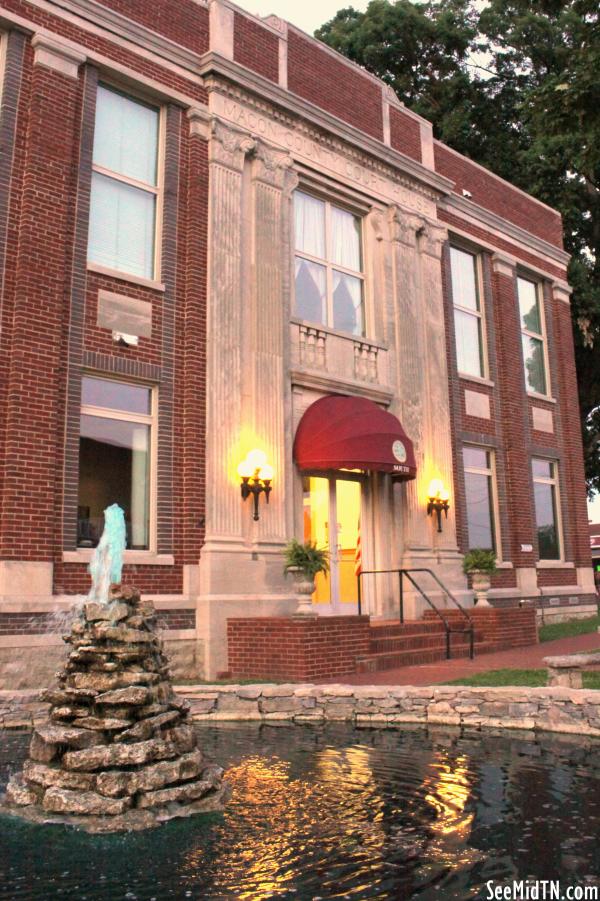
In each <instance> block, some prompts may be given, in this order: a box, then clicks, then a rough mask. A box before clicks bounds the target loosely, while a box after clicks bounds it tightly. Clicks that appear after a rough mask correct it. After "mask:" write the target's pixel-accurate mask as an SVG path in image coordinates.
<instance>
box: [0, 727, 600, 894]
mask: <svg viewBox="0 0 600 901" xmlns="http://www.w3.org/2000/svg"><path fill="white" fill-rule="evenodd" d="M198 731H199V733H200V739H201V744H202V745H203V747H204V748H205V751H206V753H207V755H208V756H209V757H214V758H215V759H216V760H218V761H219V762H220V763H221V764H222V765H223V766H225V767H226V769H227V778H228V779H229V780H230V782H231V783H232V786H233V797H232V800H231V802H230V804H229V805H228V807H227V809H226V811H225V812H224V813H219V814H206V815H202V816H198V817H196V818H194V819H190V820H175V821H172V822H170V823H167V824H166V825H164V826H162V827H161V828H159V829H156V830H153V831H150V832H145V833H132V834H126V835H123V834H121V835H108V836H91V835H88V834H85V833H82V832H78V831H75V830H72V829H68V828H65V827H59V826H51V827H43V826H34V825H31V824H28V823H26V822H23V821H20V820H17V819H7V818H0V899H2V901H8V899H10V901H17V899H23V901H50V899H62V901H121V899H123V901H164V899H187V898H191V899H203V901H204V899H252V901H254V899H263V898H265V899H266V898H289V899H313V901H317V899H319V898H323V899H325V898H350V899H371V898H390V899H392V898H393V899H408V898H413V897H414V898H419V899H424V901H427V899H433V898H436V899H443V901H446V899H470V898H487V897H488V891H487V888H486V883H487V882H488V881H490V880H492V881H493V882H494V883H495V884H501V883H504V882H507V881H511V880H512V879H527V878H531V879H536V878H537V879H541V878H543V879H557V880H561V883H562V884H563V885H564V886H565V887H566V886H567V885H578V884H579V885H582V886H583V885H586V884H588V885H589V884H591V885H599V884H600V881H599V878H598V877H599V876H600V843H599V836H600V779H599V777H600V742H598V741H596V742H594V741H593V740H586V739H585V738H583V737H581V736H573V737H571V736H568V737H567V736H564V737H561V736H557V735H553V736H542V737H539V738H538V740H537V741H529V740H526V739H525V738H524V737H520V736H519V734H518V733H504V734H502V735H494V734H490V733H464V732H463V733H461V732H459V731H452V730H439V731H438V730H436V731H434V730H428V731H426V730H416V729H406V730H397V729H394V730H363V729H360V730H357V729H353V728H351V727H350V726H346V725H331V726H328V727H325V728H323V729H315V728H309V727H293V726H288V725H269V726H266V725H263V726H259V725H254V724H250V725H246V724H244V725H241V724H220V725H219V727H218V728H215V727H212V726H210V727H209V726H200V727H199V728H198ZM28 740H29V736H28V735H27V734H26V733H18V732H4V733H0V791H1V790H3V788H4V786H5V784H6V782H7V779H8V775H9V773H10V772H13V771H14V770H17V769H19V768H20V766H21V763H22V761H23V759H24V758H25V756H26V749H27V745H28Z"/></svg>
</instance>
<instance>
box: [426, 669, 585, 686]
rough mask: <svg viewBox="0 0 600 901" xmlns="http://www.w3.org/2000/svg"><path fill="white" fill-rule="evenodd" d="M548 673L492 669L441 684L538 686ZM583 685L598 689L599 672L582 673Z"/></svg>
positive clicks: (543, 681)
mask: <svg viewBox="0 0 600 901" xmlns="http://www.w3.org/2000/svg"><path fill="white" fill-rule="evenodd" d="M547 676H548V673H547V671H546V670H545V669H492V670H488V671H487V672H485V673H476V674H475V675H474V676H468V677H467V678H465V679H453V680H452V681H451V682H444V683H442V684H443V685H472V686H474V687H475V688H502V687H503V686H505V685H507V686H513V685H521V686H523V685H524V686H529V687H531V688H540V687H542V686H544V685H545V684H546V679H547ZM583 687H584V688H596V689H600V672H589V673H584V674H583Z"/></svg>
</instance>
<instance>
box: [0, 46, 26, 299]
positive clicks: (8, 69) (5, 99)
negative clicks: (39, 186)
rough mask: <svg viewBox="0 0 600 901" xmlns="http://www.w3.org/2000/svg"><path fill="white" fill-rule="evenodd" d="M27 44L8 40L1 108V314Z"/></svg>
mask: <svg viewBox="0 0 600 901" xmlns="http://www.w3.org/2000/svg"><path fill="white" fill-rule="evenodd" d="M26 42H27V39H26V37H25V35H24V34H22V32H20V31H11V32H9V34H8V35H7V37H6V46H5V57H4V72H3V83H2V106H1V109H0V146H1V147H4V148H7V152H5V153H2V154H1V155H0V187H1V188H2V190H0V313H1V312H2V307H3V305H4V277H5V271H4V270H5V263H6V250H7V248H6V239H7V232H8V214H9V208H10V203H11V199H12V192H13V188H14V185H13V180H12V170H13V163H14V155H15V135H16V131H17V111H18V106H19V98H20V94H21V82H22V73H23V59H24V56H25V45H26Z"/></svg>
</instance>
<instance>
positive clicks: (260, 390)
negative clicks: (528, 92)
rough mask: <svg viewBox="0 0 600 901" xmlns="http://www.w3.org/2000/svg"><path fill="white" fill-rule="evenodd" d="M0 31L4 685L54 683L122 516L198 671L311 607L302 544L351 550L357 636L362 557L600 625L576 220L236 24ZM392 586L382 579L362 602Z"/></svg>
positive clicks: (315, 62)
mask: <svg viewBox="0 0 600 901" xmlns="http://www.w3.org/2000/svg"><path fill="white" fill-rule="evenodd" d="M0 27H1V29H2V42H1V52H2V83H1V108H0V152H1V155H0V277H1V282H0V305H1V306H0V342H1V348H2V352H1V354H0V404H1V409H2V416H1V429H0V463H1V469H0V472H1V485H2V506H1V515H0V671H1V672H2V674H3V680H4V682H5V684H7V685H8V684H24V682H26V681H27V680H29V681H33V682H36V681H39V679H40V678H42V677H43V676H44V675H45V674H48V673H51V672H52V671H53V668H54V666H55V662H56V656H57V654H58V653H59V651H60V639H59V637H58V636H57V635H56V634H54V633H52V632H49V631H48V629H49V620H52V611H54V610H56V609H59V610H60V609H62V608H66V607H68V605H69V604H70V603H71V600H72V598H70V596H72V595H73V594H77V593H82V592H85V591H86V590H87V586H88V581H89V577H88V575H87V572H86V568H87V563H88V561H89V558H90V555H91V552H92V551H91V549H92V547H93V545H94V543H95V541H96V540H97V537H98V535H99V532H100V530H101V527H102V510H103V508H104V507H105V506H106V505H107V504H108V503H112V502H115V501H116V502H118V503H120V504H121V505H122V506H123V507H124V509H125V511H126V517H127V528H128V542H129V549H128V551H127V552H126V558H127V560H126V569H125V577H126V579H127V580H128V581H131V582H135V583H136V584H137V585H138V586H139V587H141V588H142V590H143V591H144V592H146V593H147V594H149V595H150V596H152V597H153V598H154V599H155V600H156V602H157V605H158V606H159V607H160V608H161V611H162V615H163V616H164V618H165V623H166V625H167V627H168V629H169V632H168V635H169V637H170V640H171V642H172V648H176V649H177V650H178V659H179V661H180V665H181V667H183V668H187V671H188V673H190V672H192V669H193V671H194V672H195V673H196V674H200V675H202V674H204V675H209V676H210V675H213V674H214V673H215V672H216V671H218V670H223V669H226V668H227V646H226V621H227V619H228V618H232V617H240V616H249V615H252V616H273V615H287V614H289V613H291V612H292V611H293V610H294V609H295V606H296V598H295V596H294V594H293V589H292V586H291V584H290V583H289V580H286V579H285V578H284V576H283V573H282V557H281V548H282V546H283V544H284V543H285V542H286V540H287V539H289V538H290V537H291V536H292V535H296V536H298V537H299V538H303V537H305V538H312V539H314V540H316V541H317V542H318V543H319V544H327V545H328V546H329V547H330V548H331V549H332V554H331V558H332V567H331V573H330V575H329V576H328V577H327V578H326V579H325V578H321V579H320V581H318V584H317V590H316V593H315V596H314V599H313V603H314V607H315V610H316V611H318V612H319V613H320V614H325V613H329V614H332V613H333V614H354V613H356V602H357V597H356V591H357V586H356V579H355V577H354V566H355V559H356V555H357V546H358V544H359V538H360V547H361V553H362V565H363V568H364V569H368V570H373V569H377V570H384V569H396V568H398V567H400V566H402V567H406V568H411V567H412V568H416V567H426V568H430V569H433V570H434V571H435V572H436V573H437V575H438V576H439V577H440V578H441V579H442V581H443V582H444V584H445V585H447V586H448V587H450V588H451V589H452V590H453V591H454V593H455V595H456V596H457V597H458V598H459V599H460V600H462V601H463V602H464V603H466V604H470V603H471V599H472V593H471V591H470V590H469V587H468V584H467V581H466V579H465V577H464V576H463V574H462V569H461V561H462V554H463V553H464V552H465V551H466V550H467V549H468V548H469V547H493V548H494V549H495V551H496V555H497V558H498V561H499V569H498V573H497V575H496V576H494V579H493V590H492V592H491V598H492V601H493V603H494V605H496V606H499V607H501V606H514V607H515V608H516V607H517V605H518V603H519V601H521V600H523V599H530V600H533V601H535V602H536V603H537V604H538V605H539V606H543V607H545V608H547V610H548V611H549V610H551V609H554V610H556V609H558V608H559V607H560V608H562V607H568V609H569V611H570V612H571V613H573V614H577V613H578V614H580V615H581V614H582V613H584V612H585V611H586V609H590V605H591V604H592V603H593V602H594V600H595V595H594V583H593V576H592V569H591V561H590V547H589V536H588V530H587V515H586V505H585V486H584V476H583V466H582V452H581V441H580V427H579V419H578V409H577V388H576V382H575V368H574V360H573V340H572V333H571V319H570V311H569V287H568V285H567V282H566V265H567V261H568V257H567V254H566V253H565V252H564V250H563V249H562V225H561V219H560V216H559V215H558V213H556V212H555V211H554V210H552V209H550V208H548V207H547V206H545V205H544V204H542V203H539V202H538V201H536V200H534V199H533V198H532V197H529V196H528V195H526V194H524V193H523V192H521V191H520V190H517V189H516V188H514V187H512V186H511V185H509V184H507V183H506V182H503V181H502V180H500V179H498V178H496V177H495V176H494V175H492V174H491V173H489V172H488V171H486V170H484V169H482V168H481V167H479V166H477V165H476V164H474V163H472V162H470V161H469V160H468V159H465V158H464V157H462V156H460V155H458V154H456V153H455V152H454V151H452V150H450V149H449V148H448V147H445V146H444V145H443V144H441V143H439V142H437V141H436V140H434V139H433V136H432V131H431V126H430V124H429V123H428V122H427V121H425V120H423V119H421V118H420V117H419V116H417V115H415V114H414V113H412V112H410V110H408V109H406V108H405V107H404V106H403V105H402V104H401V103H400V102H399V101H398V100H397V98H396V97H395V95H394V94H393V93H392V92H391V91H390V90H389V89H388V88H386V87H385V85H383V83H382V82H380V81H379V80H378V79H376V78H374V77H372V76H370V75H369V74H367V73H366V72H364V71H362V70H361V69H360V68H358V67H357V66H355V65H353V64H351V63H349V62H348V61H347V60H345V59H344V58H342V57H341V56H339V55H338V54H336V53H334V52H332V51H331V50H330V49H328V48H327V47H325V46H323V45H322V44H320V43H318V42H316V41H315V40H313V39H311V38H309V37H307V36H306V35H305V34H303V33H301V32H300V31H298V30H297V29H296V28H294V27H293V26H291V25H288V24H287V23H285V22H282V21H280V20H279V19H277V18H275V17H270V18H267V19H265V20H260V19H257V18H255V17H252V16H250V15H248V14H247V13H246V12H244V11H242V10H240V9H238V8H236V7H235V6H234V5H233V4H231V3H229V2H228V0H208V2H207V3H205V2H202V0H177V2H175V0H171V2H170V0H153V2H148V0H130V2H124V0H101V2H95V0H2V2H1V4H0ZM340 396H342V398H344V400H343V401H341V400H340ZM317 402H318V403H319V404H320V406H317V407H314V406H313V405H314V404H315V403H317ZM253 449H258V450H260V451H262V452H264V454H265V455H266V458H267V461H268V464H269V465H271V466H272V467H273V477H272V481H271V487H272V491H271V495H270V498H269V504H268V506H267V505H266V504H265V498H264V495H263V497H261V498H259V514H260V515H259V519H258V520H257V521H255V520H254V519H253V518H252V511H251V506H252V499H250V500H247V501H245V502H244V501H243V500H242V499H241V497H240V476H239V475H238V473H237V469H238V465H239V464H240V463H241V462H242V461H243V460H244V459H245V457H246V455H247V454H248V452H249V451H252V450H253ZM263 475H269V473H268V471H266V472H264V473H263ZM415 476H416V478H415ZM432 479H435V480H438V488H442V493H443V490H447V492H448V493H449V511H448V516H447V519H444V520H442V531H441V532H438V531H437V522H436V519H435V517H431V516H428V515H427V509H426V508H427V501H428V495H429V494H430V491H429V486H430V483H431V481H432ZM439 482H441V483H442V485H441V486H440V485H439ZM396 592H397V585H396V581H395V577H388V576H386V575H383V576H371V577H367V576H365V577H364V583H363V598H362V600H363V608H364V609H365V610H366V611H367V612H369V613H370V614H371V615H372V617H373V618H377V617H379V618H381V617H386V616H387V617H390V616H392V615H396V612H397V606H396V605H397V600H398V599H397V593H396ZM406 603H407V613H408V615H409V616H411V617H416V616H418V615H419V614H420V613H421V608H420V607H419V604H418V601H417V599H416V598H415V597H413V596H411V595H410V594H409V595H407V599H406ZM514 615H515V617H517V616H518V611H516V610H515V614H514ZM321 621H323V620H321V619H320V620H318V621H317V622H321ZM290 622H292V621H290ZM331 622H333V620H331ZM338 623H339V624H340V628H341V627H342V626H343V624H344V621H342V620H338ZM347 628H348V629H351V628H352V624H351V621H349V620H348V621H347ZM24 664H25V666H24ZM24 669H25V675H24V673H23V670H24Z"/></svg>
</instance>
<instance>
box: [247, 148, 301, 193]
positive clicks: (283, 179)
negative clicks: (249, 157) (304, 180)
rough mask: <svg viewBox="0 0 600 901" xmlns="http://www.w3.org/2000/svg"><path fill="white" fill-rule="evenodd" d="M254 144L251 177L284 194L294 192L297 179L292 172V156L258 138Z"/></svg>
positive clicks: (295, 174)
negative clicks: (278, 189)
mask: <svg viewBox="0 0 600 901" xmlns="http://www.w3.org/2000/svg"><path fill="white" fill-rule="evenodd" d="M255 144H256V146H255V149H254V151H253V156H254V170H253V177H254V178H255V179H256V180H257V181H262V182H264V183H265V184H268V185H272V186H273V187H275V188H280V189H281V190H283V191H285V192H286V193H291V192H292V191H294V190H295V188H296V187H297V186H298V181H299V177H298V173H297V172H296V171H295V170H294V160H293V158H292V156H291V155H290V154H289V153H288V152H287V151H286V150H279V149H277V148H275V147H272V146H271V145H269V144H267V143H266V142H265V141H262V140H260V139H259V138H257V139H256V142H255Z"/></svg>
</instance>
